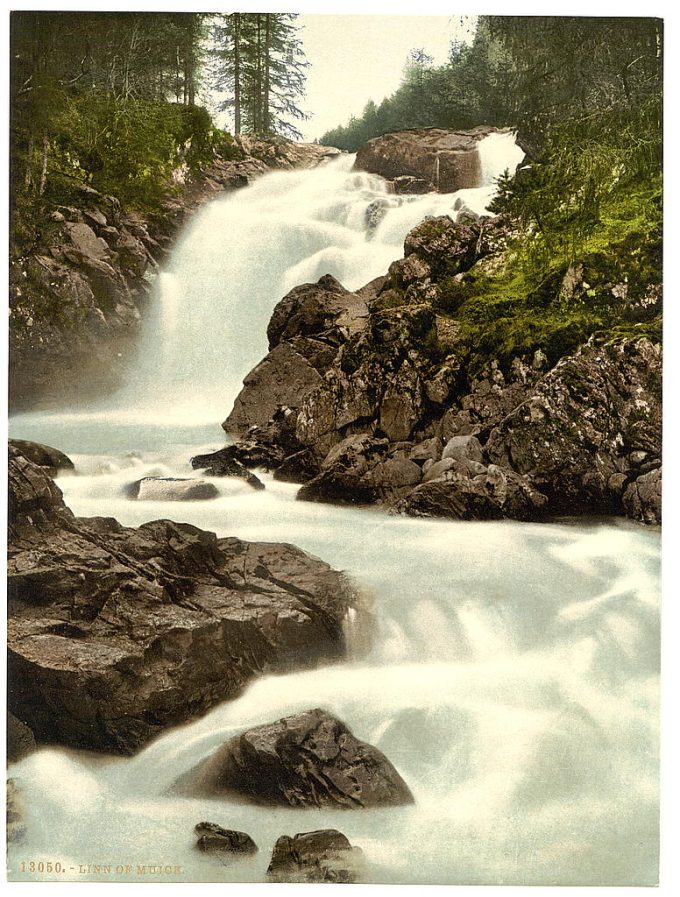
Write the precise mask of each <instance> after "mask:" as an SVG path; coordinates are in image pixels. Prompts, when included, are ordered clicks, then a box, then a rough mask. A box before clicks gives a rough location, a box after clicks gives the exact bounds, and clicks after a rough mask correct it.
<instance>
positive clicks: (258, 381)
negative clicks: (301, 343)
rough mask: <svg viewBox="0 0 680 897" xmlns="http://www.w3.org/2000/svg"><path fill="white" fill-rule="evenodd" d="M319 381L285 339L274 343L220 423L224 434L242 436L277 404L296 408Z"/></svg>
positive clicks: (306, 361) (268, 416)
mask: <svg viewBox="0 0 680 897" xmlns="http://www.w3.org/2000/svg"><path fill="white" fill-rule="evenodd" d="M321 383H322V380H321V376H320V375H319V372H318V371H317V370H316V369H315V368H314V366H313V365H312V364H311V363H310V362H309V361H308V360H307V359H306V358H305V357H304V355H300V353H299V352H296V351H295V349H294V348H293V347H292V345H291V344H290V343H288V342H282V343H279V344H277V345H276V346H275V347H274V349H272V351H271V352H270V353H269V354H268V355H267V357H266V358H265V359H264V360H263V361H261V362H260V364H258V365H257V367H255V368H253V370H252V371H251V372H250V373H249V374H248V375H247V376H246V378H245V379H244V381H243V389H242V390H241V392H240V393H239V394H238V396H237V397H236V401H235V402H234V407H233V409H232V411H231V413H230V414H229V416H228V417H227V419H226V420H225V421H224V423H223V424H222V427H223V428H224V429H225V430H226V431H227V433H233V434H235V435H238V436H244V435H245V434H246V433H247V431H248V429H249V428H250V427H251V426H253V425H262V424H266V423H267V421H268V420H270V418H271V417H272V416H273V414H274V412H275V411H276V409H277V407H278V406H279V405H287V406H288V407H290V408H299V407H300V406H301V404H302V402H303V400H304V398H305V396H306V395H307V394H308V393H310V392H311V391H312V390H313V389H315V388H316V387H317V386H319V385H320V384H321Z"/></svg>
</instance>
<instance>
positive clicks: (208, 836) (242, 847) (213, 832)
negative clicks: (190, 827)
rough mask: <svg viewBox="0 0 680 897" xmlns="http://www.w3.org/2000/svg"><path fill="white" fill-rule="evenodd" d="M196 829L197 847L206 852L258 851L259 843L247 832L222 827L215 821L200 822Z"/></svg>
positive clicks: (246, 853)
mask: <svg viewBox="0 0 680 897" xmlns="http://www.w3.org/2000/svg"><path fill="white" fill-rule="evenodd" d="M194 831H195V832H196V834H197V835H198V840H197V841H196V847H197V848H198V849H199V850H201V851H203V852H204V853H232V854H245V855H250V854H253V853H257V844H256V843H255V842H254V841H253V839H252V838H251V837H250V835H248V834H247V833H246V832H237V831H235V830H234V829H226V828H222V827H221V826H219V825H217V824H216V823H214V822H199V823H198V825H197V826H195V827H194Z"/></svg>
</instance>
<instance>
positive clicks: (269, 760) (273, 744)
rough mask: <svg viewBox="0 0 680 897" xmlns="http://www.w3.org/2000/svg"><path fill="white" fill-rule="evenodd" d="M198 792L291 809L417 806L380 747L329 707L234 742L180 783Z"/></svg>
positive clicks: (265, 727) (251, 732)
mask: <svg viewBox="0 0 680 897" xmlns="http://www.w3.org/2000/svg"><path fill="white" fill-rule="evenodd" d="M180 787H181V788H182V790H185V791H188V792H190V793H192V794H196V793H198V794H209V795H216V794H234V795H238V796H240V797H243V798H246V799H247V800H250V801H253V802H254V803H258V804H264V805H277V804H278V805H283V806H290V807H346V808H352V809H357V808H362V807H379V806H397V805H401V804H408V803H412V802H413V796H412V795H411V792H410V791H409V789H408V786H407V785H406V783H405V782H404V780H403V779H402V778H401V776H400V775H399V773H398V772H397V771H396V769H395V768H394V767H393V766H392V764H391V763H390V761H389V760H388V759H387V758H386V757H385V756H384V755H383V754H382V753H381V752H380V751H379V750H377V748H375V747H373V746H372V745H370V744H366V743H365V742H363V741H359V739H357V738H355V737H354V736H353V735H352V733H351V732H350V731H349V729H348V728H347V726H346V725H345V724H344V723H342V722H341V721H340V720H338V719H336V718H335V717H333V716H331V715H330V714H329V713H326V712H325V711H324V710H319V709H316V710H308V711H306V712H305V713H299V714H297V715H295V716H289V717H285V718H284V719H280V720H278V721H277V722H275V723H268V724H266V725H263V726H257V727H256V728H254V729H250V730H248V731H247V732H243V733H242V734H240V735H236V736H234V737H233V738H230V739H229V741H227V742H226V744H224V745H223V746H222V747H221V748H219V749H218V750H217V751H216V752H215V753H214V754H213V755H212V756H211V757H209V758H208V759H207V760H206V761H205V762H204V763H202V764H201V765H200V766H199V767H198V768H197V769H195V770H193V771H192V772H190V773H189V774H188V775H187V776H185V777H183V778H182V780H181V781H180Z"/></svg>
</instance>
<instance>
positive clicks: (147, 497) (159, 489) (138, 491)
mask: <svg viewBox="0 0 680 897" xmlns="http://www.w3.org/2000/svg"><path fill="white" fill-rule="evenodd" d="M126 491H127V494H128V496H129V497H130V498H136V499H137V501H206V500H207V499H211V498H218V497H219V494H220V492H219V489H218V488H217V487H216V486H215V485H214V484H213V483H206V482H205V481H204V480H189V479H178V478H177V477H142V479H141V480H136V481H135V482H134V483H131V484H130V485H129V486H128V487H127V490H126Z"/></svg>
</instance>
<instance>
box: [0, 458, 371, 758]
mask: <svg viewBox="0 0 680 897" xmlns="http://www.w3.org/2000/svg"><path fill="white" fill-rule="evenodd" d="M9 472H10V489H11V492H10V511H11V515H12V516H11V518H10V544H9V556H8V627H7V628H8V681H9V682H10V689H9V693H8V700H7V706H8V709H9V710H10V712H11V713H13V714H14V715H15V716H16V717H17V718H18V719H20V720H22V721H23V722H25V723H26V725H28V726H29V727H30V729H31V730H32V732H33V733H34V735H35V738H36V741H37V742H38V743H44V742H50V743H57V744H64V745H69V746H71V747H76V748H85V749H94V750H103V751H108V752H113V753H133V752H134V751H136V750H138V749H139V748H140V747H141V746H142V745H143V744H145V743H146V742H147V741H148V740H149V739H151V738H153V737H154V735H156V734H158V733H159V732H161V731H162V730H163V729H164V728H166V727H168V726H173V725H177V724H179V723H181V722H184V721H185V720H187V719H189V718H191V717H193V716H196V715H198V714H201V713H204V712H206V711H207V710H208V709H210V708H211V707H213V706H215V705H216V704H218V703H220V702H221V701H224V700H226V699H227V698H231V697H234V696H235V695H236V694H238V693H239V691H240V690H241V689H242V688H243V686H244V685H245V684H246V683H247V682H249V681H250V680H251V679H252V678H253V677H254V676H255V675H259V674H261V673H262V672H263V671H274V670H288V669H291V668H293V667H295V668H299V667H307V666H314V665H315V664H317V663H320V662H321V663H328V662H329V661H330V660H333V659H337V658H340V657H342V656H343V655H344V652H345V638H344V634H343V620H344V618H345V616H346V613H347V610H348V608H349V607H350V606H351V605H352V603H353V602H354V600H355V597H354V590H353V588H352V586H351V585H350V583H349V581H348V580H347V579H346V578H345V577H344V576H343V575H342V574H340V573H337V572H335V571H333V570H332V569H331V568H330V567H329V566H328V565H327V564H324V563H323V562H322V561H320V560H318V559H316V558H312V557H310V556H309V555H307V554H305V553H304V552H303V551H300V550H299V549H297V548H295V547H293V546H291V545H281V544H276V543H262V544H259V543H252V542H243V541H241V540H239V539H233V538H226V539H218V538H217V537H216V536H215V535H214V534H213V533H207V532H204V531H202V530H200V529H198V528H197V527H194V526H190V525H189V524H182V523H173V522H171V521H168V520H157V521H154V522H152V523H146V524H144V525H143V526H140V527H139V528H137V529H134V528H130V527H123V526H121V525H120V524H118V523H117V522H116V521H115V520H112V519H110V518H98V517H92V518H86V519H79V518H76V517H74V516H73V514H72V513H71V512H70V511H69V510H68V508H66V507H65V506H64V503H63V499H62V497H61V493H60V492H59V490H58V489H57V488H56V487H55V486H54V485H53V484H52V482H51V480H50V479H49V478H48V477H46V476H45V473H44V471H43V470H42V469H41V468H39V467H37V466H36V465H35V464H33V463H32V462H30V461H28V459H26V458H24V457H22V456H17V457H15V458H12V459H10V471H9Z"/></svg>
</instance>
